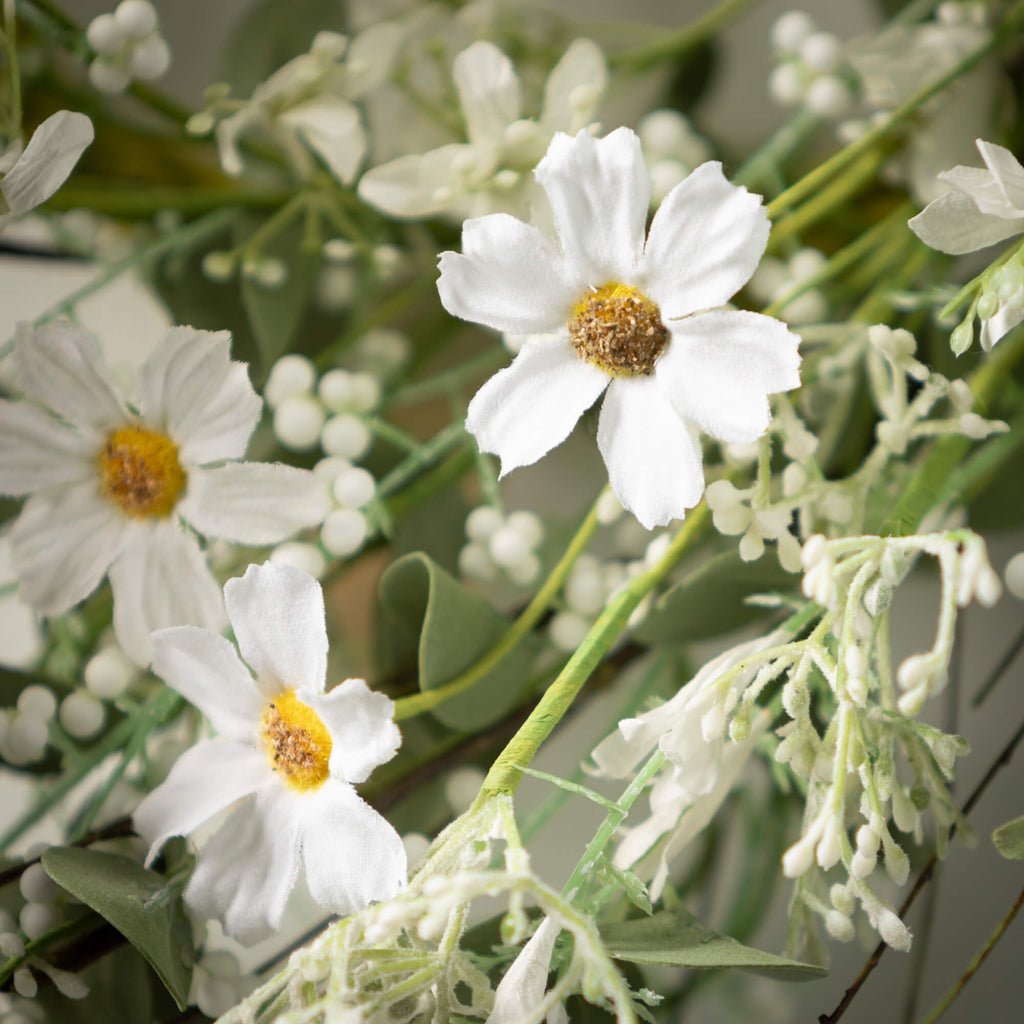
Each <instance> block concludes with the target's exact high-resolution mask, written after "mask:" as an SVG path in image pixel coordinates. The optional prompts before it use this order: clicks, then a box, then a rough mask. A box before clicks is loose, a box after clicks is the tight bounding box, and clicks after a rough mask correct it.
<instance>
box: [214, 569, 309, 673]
mask: <svg viewBox="0 0 1024 1024" xmlns="http://www.w3.org/2000/svg"><path fill="white" fill-rule="evenodd" d="M224 601H225V603H226V604H227V608H228V618H229V619H230V620H231V626H232V628H233V629H234V631H235V638H236V639H237V641H238V649H239V651H240V652H241V655H242V658H243V660H244V661H245V662H246V664H247V665H248V666H249V667H250V668H251V669H252V670H253V671H254V672H255V673H256V677H257V679H259V681H260V684H261V688H262V689H263V691H264V692H265V693H274V692H277V693H280V692H281V691H282V690H295V689H299V688H300V687H308V688H309V689H311V690H315V691H317V692H319V693H322V692H323V688H324V681H325V677H326V675H327V625H326V620H325V617H324V595H323V591H322V590H321V589H320V584H319V583H317V581H316V580H315V579H313V577H312V576H307V575H306V574H305V573H304V572H300V571H299V570H298V569H294V568H292V567H291V566H290V565H274V564H272V563H271V562H266V563H264V564H263V565H250V566H249V568H248V569H246V571H245V575H244V576H241V577H238V576H236V577H235V578H234V579H230V580H228V581H227V583H225V584H224Z"/></svg>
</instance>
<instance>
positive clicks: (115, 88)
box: [89, 57, 132, 96]
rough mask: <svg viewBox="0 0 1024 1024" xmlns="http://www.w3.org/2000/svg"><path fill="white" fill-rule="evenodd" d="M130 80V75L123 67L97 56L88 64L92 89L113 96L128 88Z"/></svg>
mask: <svg viewBox="0 0 1024 1024" xmlns="http://www.w3.org/2000/svg"><path fill="white" fill-rule="evenodd" d="M131 80H132V77H131V75H130V74H129V73H128V71H127V70H126V69H125V68H122V67H120V66H118V65H116V64H111V63H110V62H109V61H107V60H104V59H103V58H102V57H98V58H97V59H96V60H94V61H93V62H92V63H91V64H90V65H89V81H90V82H91V83H92V86H93V88H94V89H97V90H99V91H100V92H105V93H106V94H107V95H108V96H115V95H117V93H119V92H124V91H125V89H127V88H128V83H129V82H130V81H131Z"/></svg>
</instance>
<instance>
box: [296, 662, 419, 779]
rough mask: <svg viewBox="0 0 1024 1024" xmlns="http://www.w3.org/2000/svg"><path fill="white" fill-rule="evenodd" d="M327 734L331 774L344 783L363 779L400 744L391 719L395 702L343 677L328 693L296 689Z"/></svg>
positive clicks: (355, 681)
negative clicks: (321, 723) (329, 745)
mask: <svg viewBox="0 0 1024 1024" xmlns="http://www.w3.org/2000/svg"><path fill="white" fill-rule="evenodd" d="M296 696H297V697H298V698H299V700H301V701H302V702H303V704H305V705H307V706H308V707H310V708H312V709H313V710H314V711H315V712H316V713H317V715H318V716H319V717H320V720H321V721H322V722H323V723H324V725H326V726H327V731H328V732H329V733H330V734H331V763H330V766H329V767H330V771H331V775H332V776H334V777H336V778H340V779H343V780H344V781H345V782H348V783H352V784H355V783H359V782H365V781H366V779H367V778H368V777H369V775H370V772H372V771H373V769H374V768H376V767H377V766H378V765H381V764H385V763H386V762H387V761H390V760H391V758H393V757H394V756H395V754H396V753H397V752H398V748H399V747H400V746H401V744H402V734H401V733H400V732H399V731H398V726H397V725H395V723H394V721H393V716H394V713H395V705H394V704H393V703H392V701H391V700H390V699H389V698H388V697H386V696H385V695H384V694H383V693H376V692H374V691H373V690H371V689H370V688H369V687H368V686H367V685H366V683H365V682H364V681H363V680H362V679H346V680H345V681H344V682H343V683H339V684H338V685H337V686H336V687H334V689H333V690H331V691H330V692H329V693H317V692H316V691H313V690H299V691H298V693H297V694H296Z"/></svg>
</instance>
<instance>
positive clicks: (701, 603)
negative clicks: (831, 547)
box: [633, 550, 799, 644]
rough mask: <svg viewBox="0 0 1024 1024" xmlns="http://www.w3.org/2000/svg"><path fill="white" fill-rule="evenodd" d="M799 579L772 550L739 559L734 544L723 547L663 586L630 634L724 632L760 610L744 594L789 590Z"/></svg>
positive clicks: (644, 638) (668, 636)
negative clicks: (750, 558) (751, 559)
mask: <svg viewBox="0 0 1024 1024" xmlns="http://www.w3.org/2000/svg"><path fill="white" fill-rule="evenodd" d="M798 579H799V577H797V576H794V575H793V574H792V573H788V572H786V570H785V569H783V568H782V566H780V565H779V563H778V561H777V559H776V558H775V556H774V553H773V552H771V551H767V552H765V554H764V555H763V556H762V557H761V558H759V559H758V560H757V561H756V562H744V561H743V560H742V559H741V558H740V556H739V553H738V552H737V551H736V550H731V551H726V552H723V553H722V554H720V555H716V556H715V557H713V558H711V559H709V560H708V561H707V562H705V563H704V564H703V565H702V566H700V567H699V568H697V569H695V570H694V571H693V572H691V573H690V574H689V575H688V576H686V578H685V579H682V580H680V581H679V582H678V583H677V584H675V586H673V587H670V588H669V589H668V590H666V591H665V593H664V594H662V595H661V597H659V598H658V600H657V601H655V602H654V605H653V606H652V607H651V609H650V611H648V613H647V615H646V616H645V617H644V619H643V621H642V622H640V623H639V625H638V626H637V627H636V628H635V629H634V630H633V635H634V637H636V639H637V640H638V641H639V642H640V643H643V644H662V643H680V642H682V641H686V640H702V639H705V638H707V637H712V636H717V635H718V634H720V633H726V632H728V631H729V630H732V629H736V628H737V627H738V626H744V625H746V624H747V623H748V622H752V621H753V620H754V619H756V618H758V617H760V616H762V615H764V609H763V608H758V607H755V606H752V605H749V604H745V603H744V599H745V598H747V597H749V596H750V595H751V594H761V593H765V592H770V591H775V590H791V589H792V588H793V586H794V585H795V583H796V582H797V580H798Z"/></svg>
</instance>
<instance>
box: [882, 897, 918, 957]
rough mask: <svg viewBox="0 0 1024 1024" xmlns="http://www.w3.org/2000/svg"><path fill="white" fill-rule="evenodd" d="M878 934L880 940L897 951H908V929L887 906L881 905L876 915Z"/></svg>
mask: <svg viewBox="0 0 1024 1024" xmlns="http://www.w3.org/2000/svg"><path fill="white" fill-rule="evenodd" d="M878 934H879V935H881V936H882V941H883V942H885V943H886V945H888V946H892V948H893V949H895V950H896V951H897V952H900V953H907V952H909V951H910V942H911V935H910V929H909V928H907V926H906V925H905V924H904V923H903V922H902V921H901V920H900V919H899V918H898V917H897V916H896V915H895V914H894V913H893V912H892V911H891V910H889V909H888V908H885V907H883V908H882V911H881V913H880V914H879V915H878Z"/></svg>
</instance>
